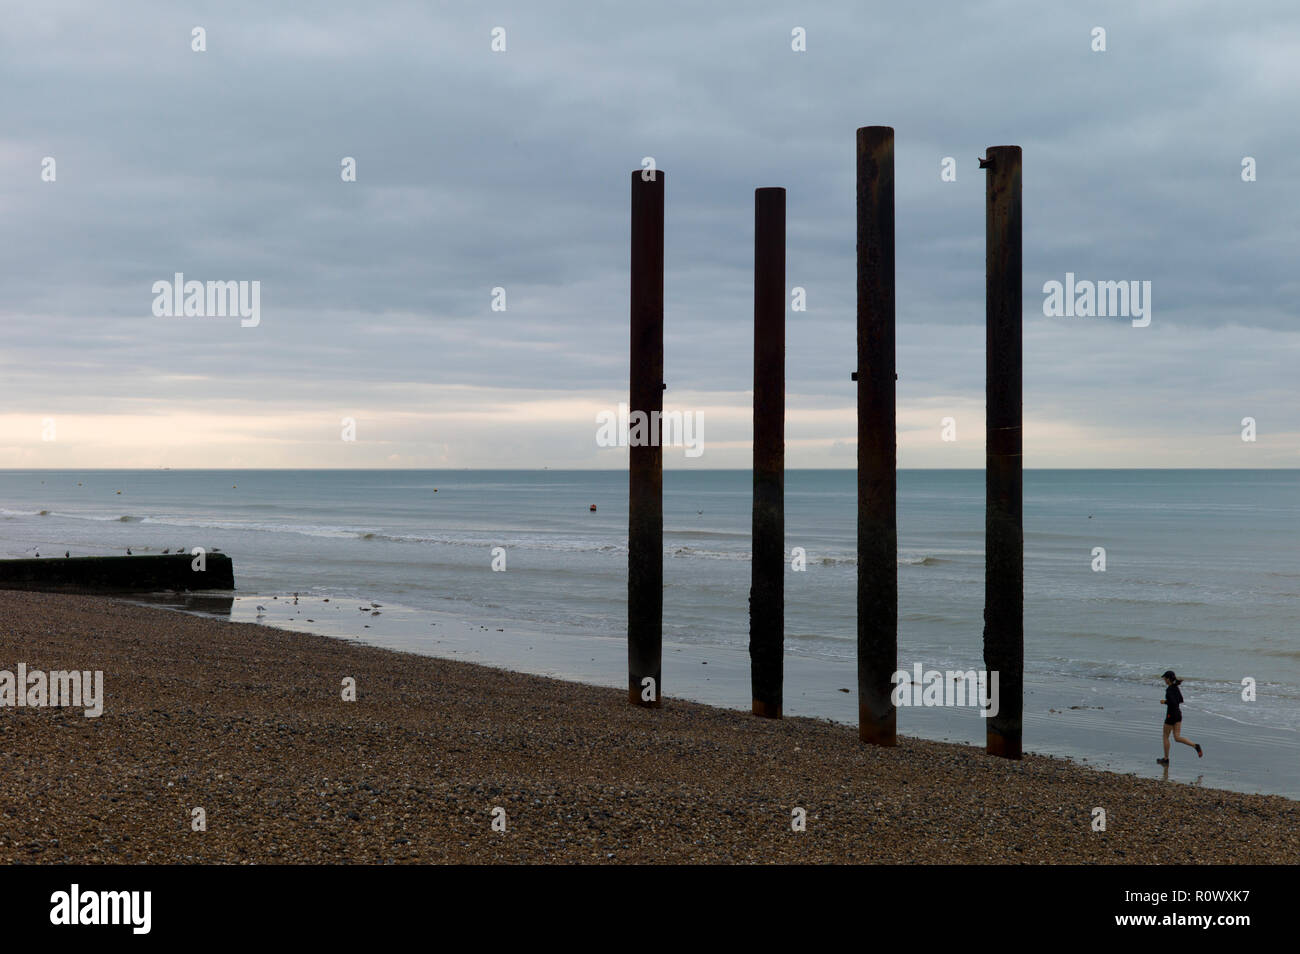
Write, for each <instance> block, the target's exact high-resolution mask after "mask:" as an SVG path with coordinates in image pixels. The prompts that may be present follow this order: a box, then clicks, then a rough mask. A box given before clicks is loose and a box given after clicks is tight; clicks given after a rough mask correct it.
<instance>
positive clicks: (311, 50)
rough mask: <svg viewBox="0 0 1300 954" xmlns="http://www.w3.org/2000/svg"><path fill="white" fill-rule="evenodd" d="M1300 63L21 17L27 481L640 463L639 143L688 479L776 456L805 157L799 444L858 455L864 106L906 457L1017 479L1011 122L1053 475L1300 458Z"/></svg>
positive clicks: (0, 298)
mask: <svg viewBox="0 0 1300 954" xmlns="http://www.w3.org/2000/svg"><path fill="white" fill-rule="evenodd" d="M195 27H202V28H203V30H204V31H205V34H206V50H205V51H203V52H195V51H194V50H193V49H192V45H193V43H194V38H193V30H194V28H195ZM495 27H502V28H504V30H505V45H506V49H505V51H504V52H494V51H493V50H492V48H491V47H492V40H493V37H492V31H493V29H494V28H495ZM796 27H802V28H803V29H804V31H806V38H807V39H806V46H807V49H806V51H804V52H796V51H794V50H792V48H791V45H792V36H791V34H792V30H794V29H795V28H796ZM1094 27H1103V28H1104V29H1105V31H1106V34H1105V42H1106V50H1105V51H1104V52H1096V51H1094V50H1093V46H1094V38H1093V28H1094ZM1297 49H1300V8H1298V7H1296V5H1295V4H1294V3H1293V2H1275V3H1268V2H1252V3H1249V4H1224V3H1222V2H1214V3H1210V2H1193V0H1179V2H1177V3H1173V2H1170V3H1162V2H1143V3H1141V4H1133V3H1131V2H1115V3H1089V4H1086V5H1085V4H1068V5H1067V4H1058V3H1042V2H1036V0H1035V2H1031V0H1024V2H979V0H964V2H960V3H957V2H953V3H942V4H940V3H924V4H922V3H863V2H860V0H842V2H826V3H820V4H816V5H815V9H812V10H810V9H809V5H806V4H800V3H749V2H746V3H740V2H726V3H721V2H720V3H700V2H698V0H690V2H671V0H661V2H657V3H655V4H651V5H643V4H630V3H626V4H603V3H602V4H598V3H592V2H586V3H568V2H557V0H530V2H526V3H511V4H500V3H498V4H480V3H470V2H446V3H444V2H438V3H434V2H420V3H396V2H378V3H374V4H356V3H341V2H332V0H319V2H313V3H302V4H287V3H275V4H267V3H263V2H230V0H222V2H220V3H217V2H212V3H201V2H196V3H178V2H174V0H168V2H158V3H140V2H137V3H132V4H128V5H124V6H119V5H116V4H104V3H102V2H99V0H88V2H81V3H78V2H66V0H43V2H41V3H27V4H17V3H14V4H8V5H6V7H5V12H4V16H3V18H0V222H2V225H0V235H2V236H3V237H2V238H0V252H3V254H2V255H0V274H2V279H0V322H2V327H3V332H4V333H3V336H2V337H0V400H2V401H3V404H2V405H0V467H57V468H74V467H155V466H171V467H295V466H296V467H315V466H321V467H353V466H355V467H466V466H470V467H542V466H550V467H552V468H556V467H621V466H625V464H626V451H625V450H619V449H617V448H614V449H602V448H599V447H597V444H596V430H597V428H596V414H597V413H598V412H599V411H601V410H604V409H611V410H612V409H614V408H616V407H617V405H618V402H620V401H626V400H627V387H628V383H627V381H628V256H629V252H628V194H629V188H630V185H629V180H630V174H631V172H632V170H634V169H636V168H638V167H639V166H640V164H641V161H642V158H643V157H645V156H653V157H654V159H655V161H656V163H657V166H658V167H659V168H660V169H662V170H664V171H665V172H666V179H665V183H666V207H667V213H666V275H665V335H666V344H665V379H666V381H667V383H668V387H669V389H668V391H667V392H666V395H665V401H666V406H667V407H668V408H677V409H681V410H688V411H692V412H694V413H696V414H699V415H701V416H702V418H703V422H704V423H703V436H704V441H705V444H704V447H705V453H704V454H703V455H702V456H700V457H697V458H693V459H688V458H684V456H683V453H682V450H681V449H670V450H668V451H666V453H665V460H666V465H667V466H670V467H673V466H687V467H748V466H749V462H750V458H749V439H750V420H751V418H750V415H751V409H750V407H751V405H750V392H749V389H750V388H751V386H752V377H751V376H752V316H753V312H752V308H753V302H752V282H753V274H752V268H753V265H752V254H753V190H754V188H755V187H757V186H774V185H780V186H785V187H786V189H787V190H788V198H787V202H788V206H787V218H788V253H787V256H788V264H787V282H788V285H789V286H791V287H793V286H796V285H797V286H802V287H804V288H805V289H806V290H807V302H808V309H807V311H806V312H791V313H790V314H789V315H788V319H787V320H788V326H787V341H788V354H787V391H788V417H787V458H786V459H787V465H788V466H790V467H851V466H853V465H854V460H855V457H854V454H855V450H854V444H855V433H856V432H855V426H856V425H855V410H854V400H855V390H854V388H855V386H854V385H853V383H852V382H851V381H850V380H849V374H850V372H851V371H852V370H853V368H854V366H855V364H856V360H855V357H854V348H855V316H854V301H855V284H854V282H855V264H854V242H855V231H854V130H855V129H856V128H857V127H858V126H863V125H892V126H894V127H895V130H896V148H897V151H896V179H897V229H898V246H897V308H898V368H899V374H900V380H899V383H898V424H899V464H900V466H903V467H981V466H983V454H984V443H983V413H984V380H983V378H984V277H983V267H984V224H983V214H984V187H985V186H984V178H985V173H983V172H981V171H979V170H978V168H977V163H976V159H977V158H978V157H979V156H981V155H983V154H984V150H985V148H986V147H988V146H990V145H998V144H1004V143H1014V144H1018V145H1020V146H1022V147H1023V148H1024V249H1025V256H1024V265H1025V274H1024V289H1025V310H1024V353H1025V376H1024V405H1025V464H1026V466H1027V467H1125V466H1150V467H1189V466H1193V467H1194V466H1247V467H1250V466H1260V467H1277V466H1280V467H1292V466H1300V400H1298V399H1297V398H1298V395H1300V322H1298V321H1297V317H1298V315H1297V312H1298V311H1300V309H1298V307H1297V301H1298V300H1300V214H1297V210H1298V209H1300V201H1298V200H1300V127H1298V126H1297V123H1296V109H1297V103H1298V94H1300V56H1297V55H1296V50H1297ZM948 156H951V157H953V158H954V159H955V160H956V180H955V181H952V182H945V181H942V180H941V176H940V173H941V163H942V161H943V159H944V157H948ZM1247 156H1249V157H1253V158H1254V160H1255V163H1256V175H1257V180H1256V181H1253V182H1245V181H1243V179H1242V160H1243V158H1244V157H1247ZM46 157H51V158H53V159H54V160H55V165H54V170H55V179H54V181H52V182H51V181H45V179H44V178H43V169H46V168H47V167H48V164H47V163H45V159H46ZM344 157H353V158H355V160H356V173H357V176H356V180H357V181H355V182H345V181H343V178H342V176H341V174H340V173H341V162H342V160H343V158H344ZM176 272H182V273H184V275H185V278H186V279H187V280H199V281H209V280H221V281H254V280H255V281H259V282H260V283H261V285H260V288H261V308H260V323H259V324H258V325H257V326H256V327H243V326H241V322H240V320H239V318H237V317H235V318H231V317H225V318H221V317H188V318H185V317H181V318H176V317H156V316H155V315H154V313H153V310H152V308H153V302H154V297H155V295H154V292H153V291H152V287H153V284H154V283H155V282H157V281H160V280H167V281H170V280H171V279H172V277H173V275H174V273H176ZM1066 272H1073V273H1075V275H1076V276H1077V278H1078V279H1080V280H1083V279H1088V280H1094V281H1098V280H1112V281H1119V280H1138V281H1150V282H1151V283H1152V285H1151V287H1152V293H1151V295H1152V302H1151V303H1152V312H1151V323H1150V325H1149V326H1148V327H1144V328H1138V327H1134V326H1133V325H1132V323H1131V321H1129V320H1127V319H1122V318H1121V319H1105V318H1064V317H1061V318H1056V317H1045V316H1044V314H1043V300H1044V294H1043V292H1042V288H1043V284H1044V282H1047V281H1050V280H1053V279H1055V280H1058V281H1063V280H1064V278H1065V274H1066ZM497 286H500V287H503V288H504V289H505V290H506V311H504V312H501V311H493V310H492V308H491V304H492V289H493V288H494V287H497ZM944 417H953V418H954V419H955V420H956V436H957V440H956V441H955V442H945V441H943V440H942V439H941V420H942V419H943V418H944ZM1245 417H1252V418H1254V419H1255V420H1256V422H1257V429H1258V440H1257V441H1255V442H1246V441H1243V440H1242V439H1241V432H1242V419H1243V418H1245ZM344 418H352V419H354V420H355V421H356V433H355V436H356V440H355V441H346V440H343V439H342V437H343V427H342V420H343V419H344ZM43 438H44V439H43ZM49 438H53V439H49Z"/></svg>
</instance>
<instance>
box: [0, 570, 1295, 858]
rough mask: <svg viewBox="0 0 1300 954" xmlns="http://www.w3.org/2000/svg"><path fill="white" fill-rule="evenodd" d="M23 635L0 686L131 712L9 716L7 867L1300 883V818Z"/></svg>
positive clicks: (810, 742)
mask: <svg viewBox="0 0 1300 954" xmlns="http://www.w3.org/2000/svg"><path fill="white" fill-rule="evenodd" d="M0 614H2V618H3V620H4V626H3V628H2V629H0V670H8V671H10V672H16V671H17V667H18V664H19V663H25V664H26V666H27V668H28V670H29V671H30V670H44V671H51V670H60V669H66V670H102V671H103V673H104V683H103V685H104V697H105V698H104V711H103V714H102V715H101V716H99V717H98V718H87V717H86V716H85V715H84V714H83V712H82V710H81V709H73V708H65V709H54V708H30V707H24V708H17V707H7V706H6V707H3V708H0V863H5V864H11V863H23V864H33V863H39V864H50V863H63V862H79V863H85V862H89V863H97V862H105V863H232V864H252V863H257V864H268V863H278V862H279V863H294V862H311V863H340V862H354V863H387V862H395V863H403V862H405V863H419V862H471V863H499V862H506V863H527V862H544V863H545V862H551V863H563V862H599V863H611V862H658V863H663V862H670V863H681V862H754V863H762V862H860V863H932V862H947V863H981V862H996V863H1006V862H1013V863H1015V862H1028V863H1060V862H1069V863H1078V862H1092V863H1103V864H1124V863H1142V864H1150V863H1159V864H1176V863H1200V862H1204V863H1236V862H1241V863H1255V864H1258V863H1286V864H1296V863H1300V802H1296V801H1292V800H1289V799H1286V798H1282V797H1278V796H1263V795H1246V794H1239V793H1234V792H1224V791H1218V790H1213V789H1205V788H1200V787H1196V786H1193V785H1187V784H1183V783H1180V782H1170V781H1162V780H1159V779H1141V778H1137V777H1135V776H1129V775H1118V774H1113V773H1108V772H1100V771H1096V770H1093V769H1089V768H1085V767H1082V766H1080V765H1077V764H1075V763H1072V762H1069V761H1065V760H1062V759H1053V758H1048V757H1043V756H1035V755H1031V756H1027V757H1026V758H1025V759H1024V760H1023V761H1021V762H1008V761H1005V760H1001V759H994V758H990V757H988V756H985V755H984V754H983V752H982V751H981V750H980V749H977V748H972V747H969V746H962V745H953V744H948V743H941V742H927V741H919V740H915V739H908V738H904V739H902V740H901V742H900V744H899V745H898V746H897V747H896V748H892V749H880V748H874V747H870V746H864V745H862V744H860V743H859V742H858V740H857V737H856V733H855V732H854V731H853V729H852V728H850V727H845V726H842V725H836V724H832V723H829V722H819V721H814V720H810V719H786V720H782V721H767V720H760V719H757V718H754V717H752V716H749V715H746V714H744V713H738V712H734V711H729V710H725V709H716V708H711V707H708V706H703V705H698V704H693V703H685V702H678V701H675V700H673V699H672V698H668V699H667V700H665V702H664V705H663V708H661V709H659V710H641V709H636V708H633V707H631V706H629V705H628V704H627V702H626V698H625V694H624V693H623V692H620V691H618V690H613V689H604V688H599V687H593V686H584V685H578V684H574V683H567V682H561V681H558V680H553V679H546V678H542V677H538V676H529V675H522V674H517V673H511V672H506V671H503V670H498V669H491V668H487V667H484V666H476V665H473V664H468V663H462V662H455V661H448V660H443V659H435V658H432V657H428V656H418V655H412V654H405V653H395V652H391V651H388V650H383V649H378V648H374V647H368V646H364V645H360V644H358V643H354V642H349V641H346V640H340V639H332V638H329V637H324V636H315V635H309V634H301V633H293V632H286V631H283V630H278V629H271V628H267V627H262V626H257V625H252V624H243V623H228V622H222V621H217V620H211V619H204V618H200V617H194V616H188V615H183V614H180V613H174V612H169V611H166V610H156V609H150V608H143V607H139V606H134V605H129V604H126V603H121V602H117V601H114V600H111V599H108V598H103V597H89V596H71V595H62V594H59V595H53V594H40V593H24V592H0ZM347 677H351V678H352V679H355V680H356V701H355V702H348V701H344V700H343V698H342V694H343V693H342V690H343V686H344V680H345V678H347ZM669 688H670V690H671V687H669ZM1183 748H1185V747H1183ZM1187 752H1188V753H1190V750H1187ZM1175 756H1176V757H1177V758H1195V755H1194V754H1190V755H1187V754H1184V752H1182V751H1179V752H1176V753H1175ZM1153 757H1154V756H1153ZM1210 757H1212V756H1211V754H1208V753H1207V758H1210ZM1097 808H1101V809H1104V811H1105V830H1104V831H1096V830H1094V814H1095V813H1094V810H1095V809H1097ZM195 809H202V810H203V815H204V817H205V819H206V830H203V831H195V830H193V827H194V826H193V823H192V819H193V818H194V817H195V816H194V810H195ZM496 809H502V810H504V815H503V814H502V812H501V811H494V810H496ZM796 809H802V810H803V812H804V813H806V830H804V831H795V830H793V828H792V820H793V819H795V818H796V817H797V816H798V813H797V812H796V811H795V810H796ZM494 818H496V819H498V824H497V826H496V827H498V828H499V827H500V820H501V819H502V818H503V819H504V824H505V830H504V831H499V830H495V829H494V826H493V821H494Z"/></svg>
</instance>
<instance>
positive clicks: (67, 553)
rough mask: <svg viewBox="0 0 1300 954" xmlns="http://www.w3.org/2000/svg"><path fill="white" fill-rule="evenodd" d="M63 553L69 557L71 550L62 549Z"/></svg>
mask: <svg viewBox="0 0 1300 954" xmlns="http://www.w3.org/2000/svg"><path fill="white" fill-rule="evenodd" d="M63 555H64V556H65V557H70V556H72V551H71V550H64V551H63Z"/></svg>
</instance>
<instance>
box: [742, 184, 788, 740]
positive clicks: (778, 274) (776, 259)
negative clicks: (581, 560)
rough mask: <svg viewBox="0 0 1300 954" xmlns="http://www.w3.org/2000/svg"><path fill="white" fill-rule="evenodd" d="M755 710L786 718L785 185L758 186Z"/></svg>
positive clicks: (752, 609)
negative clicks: (783, 700)
mask: <svg viewBox="0 0 1300 954" xmlns="http://www.w3.org/2000/svg"><path fill="white" fill-rule="evenodd" d="M752 529H753V533H752V541H753V543H752V549H753V559H752V561H751V565H750V589H749V658H750V675H751V683H752V686H753V700H754V715H757V716H765V717H767V718H771V719H779V718H781V696H782V677H783V675H784V665H783V664H784V661H785V660H784V654H785V189H755V190H754V510H753V528H752Z"/></svg>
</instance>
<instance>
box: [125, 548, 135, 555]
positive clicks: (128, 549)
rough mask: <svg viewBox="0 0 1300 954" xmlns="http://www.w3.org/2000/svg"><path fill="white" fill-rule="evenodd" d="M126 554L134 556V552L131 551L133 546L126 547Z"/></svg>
mask: <svg viewBox="0 0 1300 954" xmlns="http://www.w3.org/2000/svg"><path fill="white" fill-rule="evenodd" d="M126 555H127V556H133V554H132V553H131V548H130V547H127V548H126Z"/></svg>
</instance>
